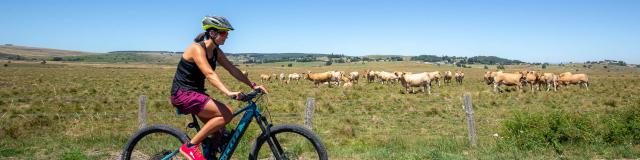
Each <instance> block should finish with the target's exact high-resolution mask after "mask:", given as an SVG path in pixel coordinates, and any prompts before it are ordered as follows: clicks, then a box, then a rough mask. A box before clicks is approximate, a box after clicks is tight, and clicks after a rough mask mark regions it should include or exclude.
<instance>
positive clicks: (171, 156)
mask: <svg viewBox="0 0 640 160" xmlns="http://www.w3.org/2000/svg"><path fill="white" fill-rule="evenodd" d="M178 152H180V148H178V149H176V150H173V152H171V153H170V154H169V155H166V156H164V157H163V158H162V160H170V159H171V158H173V156H176V154H178Z"/></svg>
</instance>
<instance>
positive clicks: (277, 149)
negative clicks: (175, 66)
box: [121, 90, 328, 160]
mask: <svg viewBox="0 0 640 160" xmlns="http://www.w3.org/2000/svg"><path fill="white" fill-rule="evenodd" d="M243 95H244V94H243ZM260 95H262V92H261V90H254V91H252V92H250V93H247V94H246V95H244V96H241V97H244V98H243V99H241V101H243V102H247V103H248V105H247V106H245V107H244V108H242V109H240V110H239V111H236V112H235V113H234V114H233V115H234V117H236V116H237V115H239V114H240V113H242V112H244V114H243V116H242V118H241V119H240V122H238V124H237V126H236V128H235V129H233V130H231V131H225V132H224V133H223V134H222V136H216V137H217V138H219V139H221V141H218V142H219V145H213V144H212V142H215V139H213V138H215V137H211V136H208V137H207V138H206V139H205V140H204V141H203V142H202V143H201V147H202V148H201V149H202V152H203V155H204V156H205V158H206V159H217V158H216V157H217V156H216V155H217V153H219V154H220V156H219V158H218V159H221V160H227V159H230V158H231V156H232V155H233V153H234V151H235V149H236V147H238V143H239V142H240V141H239V140H240V139H241V138H242V137H243V135H244V133H245V131H246V129H247V128H248V125H249V124H250V123H251V121H252V119H255V120H256V122H258V126H259V127H260V130H261V131H262V133H260V135H259V136H258V137H257V139H256V141H255V143H254V144H253V147H252V149H251V152H250V153H249V159H266V158H269V159H273V158H275V159H278V160H280V159H321V160H326V159H328V157H327V151H326V149H325V148H324V145H323V144H322V143H321V141H320V139H319V138H318V137H317V136H316V135H315V134H314V133H313V132H312V131H311V130H309V129H307V128H305V127H302V126H299V125H276V126H274V125H273V124H271V123H270V122H269V121H267V118H266V117H265V116H263V115H262V113H261V112H260V110H259V108H258V106H257V105H256V101H257V100H256V101H253V99H254V98H255V99H259V98H260ZM256 97H258V98H256ZM191 117H192V119H193V121H192V122H191V123H189V124H188V125H187V126H188V127H189V128H194V129H195V130H196V132H198V131H200V125H199V124H198V120H197V119H196V116H195V115H194V114H191ZM171 137H173V138H175V139H177V141H170V140H169V138H171ZM187 141H189V137H188V136H187V135H186V134H185V133H184V132H183V131H181V130H179V129H177V128H175V127H172V126H170V125H165V124H159V125H151V126H148V127H145V128H143V129H141V130H139V131H138V132H136V133H135V134H134V135H133V136H132V137H131V138H130V139H129V140H128V141H127V144H126V145H125V148H124V151H123V152H122V155H121V159H123V160H129V159H163V160H164V159H173V158H176V155H177V154H178V152H179V147H180V146H181V145H182V144H184V143H186V142H187ZM140 142H144V143H140ZM265 142H267V143H266V144H265ZM288 143H292V145H290V144H288ZM147 145H148V146H147ZM263 145H265V147H266V146H268V147H269V149H270V152H268V151H264V152H260V151H261V148H265V147H263ZM174 148H175V149H174ZM179 156H181V155H179Z"/></svg>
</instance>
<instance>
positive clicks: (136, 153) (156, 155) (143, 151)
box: [131, 133, 182, 160]
mask: <svg viewBox="0 0 640 160" xmlns="http://www.w3.org/2000/svg"><path fill="white" fill-rule="evenodd" d="M181 145H182V144H181V142H180V141H179V140H178V139H176V138H175V137H173V136H171V135H168V134H159V133H154V134H149V135H147V136H145V137H144V138H143V139H141V140H140V141H139V142H138V144H137V145H136V146H135V148H134V150H133V152H132V154H131V159H132V160H148V159H153V160H160V159H162V158H164V157H165V156H166V155H169V154H171V153H172V152H173V151H174V150H175V149H177V148H178V147H180V146H181ZM176 158H182V156H180V155H179V153H178V154H177V155H176V156H174V157H173V158H172V159H176Z"/></svg>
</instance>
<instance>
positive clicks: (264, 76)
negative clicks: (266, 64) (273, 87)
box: [260, 74, 271, 82]
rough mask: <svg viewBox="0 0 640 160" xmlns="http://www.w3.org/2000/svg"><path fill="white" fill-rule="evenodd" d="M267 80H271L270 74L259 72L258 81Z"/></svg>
mask: <svg viewBox="0 0 640 160" xmlns="http://www.w3.org/2000/svg"><path fill="white" fill-rule="evenodd" d="M264 81H269V82H271V76H269V75H268V74H260V82H264Z"/></svg>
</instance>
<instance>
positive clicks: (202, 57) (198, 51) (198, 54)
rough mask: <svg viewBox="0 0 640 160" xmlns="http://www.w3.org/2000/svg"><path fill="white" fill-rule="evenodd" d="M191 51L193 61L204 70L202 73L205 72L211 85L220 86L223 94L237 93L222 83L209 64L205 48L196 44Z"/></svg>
mask: <svg viewBox="0 0 640 160" xmlns="http://www.w3.org/2000/svg"><path fill="white" fill-rule="evenodd" d="M191 51H192V52H193V61H194V62H195V63H196V65H197V66H198V68H199V69H200V71H202V74H204V76H205V77H206V78H207V80H208V81H209V83H211V85H213V86H214V87H216V88H218V89H219V90H220V91H222V93H223V94H225V95H227V96H232V95H234V94H237V93H234V92H230V91H229V90H228V89H227V87H226V86H225V85H224V84H222V81H221V80H220V77H219V76H218V74H217V73H216V72H215V71H214V70H213V69H212V68H211V66H210V65H209V62H208V61H207V54H206V52H205V51H204V49H203V48H201V47H197V46H195V45H194V46H192V49H191Z"/></svg>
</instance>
